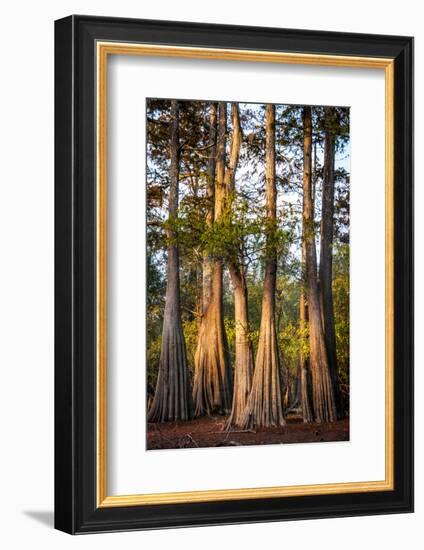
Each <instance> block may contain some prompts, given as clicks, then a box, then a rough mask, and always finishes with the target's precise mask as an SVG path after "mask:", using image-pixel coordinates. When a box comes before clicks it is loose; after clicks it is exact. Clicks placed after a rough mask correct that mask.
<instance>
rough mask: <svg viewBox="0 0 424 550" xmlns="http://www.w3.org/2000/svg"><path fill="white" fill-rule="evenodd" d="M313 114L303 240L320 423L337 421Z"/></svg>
mask: <svg viewBox="0 0 424 550" xmlns="http://www.w3.org/2000/svg"><path fill="white" fill-rule="evenodd" d="M311 153H312V113H311V107H304V108H303V241H304V246H305V272H306V293H307V300H308V314H309V362H310V369H311V375H312V400H313V409H314V419H315V421H316V422H332V421H334V420H336V407H335V402H334V393H333V386H332V382H331V376H330V370H329V364H328V358H327V350H326V346H325V338H324V331H323V327H322V322H321V303H320V299H319V291H318V279H317V263H316V262H317V258H316V246H315V230H314V206H313V202H312V189H311V187H312V181H311V179H312V178H311V168H312V167H311V156H312V155H311Z"/></svg>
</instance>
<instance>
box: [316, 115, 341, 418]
mask: <svg viewBox="0 0 424 550" xmlns="http://www.w3.org/2000/svg"><path fill="white" fill-rule="evenodd" d="M334 122H335V112H334V108H333V107H326V108H325V124H326V130H325V140H324V177H323V184H322V216H321V246H320V262H319V283H320V286H319V288H320V295H321V308H322V324H323V328H324V336H325V345H326V348H327V357H328V366H329V369H330V376H331V381H332V384H333V392H334V398H335V403H336V409H337V412H338V413H339V414H340V391H339V382H338V374H337V355H336V330H335V323H334V305H333V289H332V283H333V232H334V146H335V144H334V129H333V128H332V126H334Z"/></svg>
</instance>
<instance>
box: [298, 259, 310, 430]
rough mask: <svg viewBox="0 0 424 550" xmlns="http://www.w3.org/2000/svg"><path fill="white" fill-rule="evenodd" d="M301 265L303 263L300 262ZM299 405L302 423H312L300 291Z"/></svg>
mask: <svg viewBox="0 0 424 550" xmlns="http://www.w3.org/2000/svg"><path fill="white" fill-rule="evenodd" d="M302 263H303V262H302ZM299 313H300V315H299V316H300V334H301V341H300V358H299V363H300V404H301V407H302V418H303V422H312V411H311V402H310V387H309V372H308V371H309V368H308V367H309V365H308V357H307V354H306V353H305V351H306V346H307V345H308V339H307V337H306V327H307V324H308V308H307V304H306V297H305V291H304V290H303V289H302V291H301V294H300V312H299Z"/></svg>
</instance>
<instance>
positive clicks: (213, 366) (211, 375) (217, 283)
mask: <svg viewBox="0 0 424 550" xmlns="http://www.w3.org/2000/svg"><path fill="white" fill-rule="evenodd" d="M226 130H227V104H226V103H225V102H220V103H219V105H218V134H217V148H216V174H215V189H214V223H215V224H219V223H221V222H222V218H223V216H224V210H225V200H226V195H227V189H226V182H225V150H226ZM223 267H224V262H223V258H222V257H221V256H216V257H214V258H213V261H212V276H211V287H210V288H211V293H210V299H209V303H208V304H207V307H206V308H205V310H204V312H203V314H202V317H203V318H202V321H201V323H200V328H199V337H198V343H197V349H196V354H195V372H194V383H193V400H194V407H195V414H196V415H198V416H200V415H203V414H213V413H220V414H228V413H229V412H230V410H231V397H232V390H233V387H232V373H231V369H230V363H229V356H228V344H227V337H226V333H225V328H224V315H223V303H222V292H223V282H222V277H223Z"/></svg>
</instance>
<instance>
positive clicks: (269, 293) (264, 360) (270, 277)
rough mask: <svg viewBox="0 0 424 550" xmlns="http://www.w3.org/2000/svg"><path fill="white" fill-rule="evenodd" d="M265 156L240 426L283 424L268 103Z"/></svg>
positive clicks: (268, 108)
mask: <svg viewBox="0 0 424 550" xmlns="http://www.w3.org/2000/svg"><path fill="white" fill-rule="evenodd" d="M265 156H266V159H265V162H266V174H265V180H266V181H265V187H266V189H265V191H266V216H267V225H266V240H267V246H266V248H267V257H266V263H265V278H264V290H263V296H262V312H261V324H260V330H259V344H258V350H257V353H256V361H255V370H254V374H253V381H252V389H251V392H250V395H249V399H248V403H247V406H246V410H245V412H244V415H243V421H242V426H243V427H245V428H247V427H253V426H283V425H284V424H285V421H284V417H283V409H282V404H281V380H280V365H279V357H278V348H277V332H276V327H275V285H276V275H277V258H276V249H275V229H276V214H277V189H276V183H275V106H274V105H270V104H268V105H267V106H266V151H265Z"/></svg>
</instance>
